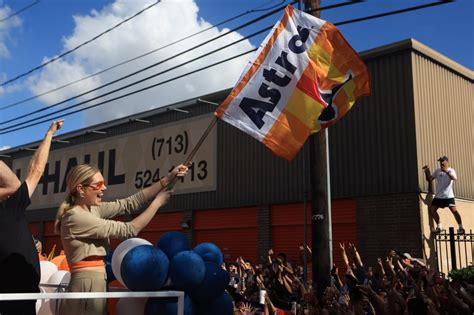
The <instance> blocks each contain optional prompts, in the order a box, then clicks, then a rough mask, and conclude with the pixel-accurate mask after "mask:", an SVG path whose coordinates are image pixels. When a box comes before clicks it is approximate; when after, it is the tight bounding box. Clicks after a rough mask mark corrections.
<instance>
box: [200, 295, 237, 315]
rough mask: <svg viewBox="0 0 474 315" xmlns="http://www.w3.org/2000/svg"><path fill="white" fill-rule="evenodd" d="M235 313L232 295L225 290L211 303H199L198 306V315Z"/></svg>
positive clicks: (230, 314) (229, 314)
mask: <svg viewBox="0 0 474 315" xmlns="http://www.w3.org/2000/svg"><path fill="white" fill-rule="evenodd" d="M233 313H234V304H233V303H232V297H230V295H229V294H228V293H227V292H224V293H222V294H221V296H219V297H218V298H217V299H215V300H214V301H212V302H211V303H205V304H199V305H198V307H197V314H198V315H232V314H233Z"/></svg>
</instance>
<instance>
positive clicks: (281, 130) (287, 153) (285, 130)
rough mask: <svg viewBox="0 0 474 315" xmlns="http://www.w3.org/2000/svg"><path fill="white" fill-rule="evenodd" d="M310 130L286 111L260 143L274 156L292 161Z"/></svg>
mask: <svg viewBox="0 0 474 315" xmlns="http://www.w3.org/2000/svg"><path fill="white" fill-rule="evenodd" d="M310 134H311V129H310V128H308V127H307V126H306V125H305V124H304V123H303V122H302V121H301V119H300V118H299V117H296V116H294V115H293V114H292V113H290V112H289V111H287V110H286V109H285V110H283V112H282V113H281V114H280V116H278V119H277V121H276V122H275V123H274V124H273V126H272V128H271V129H270V130H269V131H268V133H267V135H266V137H265V138H264V139H263V141H262V143H263V144H265V145H266V146H267V147H268V148H269V149H270V150H272V151H273V153H274V154H276V155H278V156H280V157H282V158H284V159H287V160H289V161H290V160H292V159H293V158H294V157H295V155H296V154H297V153H298V151H299V150H300V148H301V147H302V146H303V144H304V143H305V141H306V139H307V138H308V136H309V135H310Z"/></svg>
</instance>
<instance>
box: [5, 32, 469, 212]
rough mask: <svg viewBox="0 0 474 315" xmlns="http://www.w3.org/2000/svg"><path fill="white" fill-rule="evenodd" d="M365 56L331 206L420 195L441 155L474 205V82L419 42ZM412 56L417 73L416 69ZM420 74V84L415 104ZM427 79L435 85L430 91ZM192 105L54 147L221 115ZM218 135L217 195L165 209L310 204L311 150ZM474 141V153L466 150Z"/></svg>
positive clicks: (335, 159) (335, 138)
mask: <svg viewBox="0 0 474 315" xmlns="http://www.w3.org/2000/svg"><path fill="white" fill-rule="evenodd" d="M362 55H363V58H364V59H365V60H366V62H367V65H368V68H369V71H370V77H371V85H372V96H370V97H366V98H363V99H361V100H360V101H358V102H357V104H356V105H355V106H354V108H353V109H352V110H351V111H350V112H349V113H348V114H347V115H346V116H345V117H344V118H343V119H342V120H341V121H340V122H339V123H338V124H336V125H335V126H333V127H331V128H330V129H329V146H330V167H331V194H332V198H334V199H337V198H354V197H361V196H375V195H379V194H394V193H395V194H396V193H404V192H417V191H418V189H419V184H420V182H422V177H421V169H420V168H421V165H422V163H424V162H425V161H426V162H429V163H431V164H433V162H434V161H436V158H437V157H438V156H439V155H440V154H448V155H450V157H451V158H452V161H453V166H454V167H456V168H457V170H458V172H459V175H460V181H459V183H458V184H457V186H456V190H457V193H458V196H464V197H466V198H469V199H474V195H473V189H472V183H473V182H474V180H473V176H474V166H473V160H472V159H473V156H474V154H473V153H472V150H473V147H474V145H472V143H473V128H472V124H471V122H470V120H472V117H473V109H472V106H473V104H472V99H473V98H472V82H471V85H468V84H467V83H466V80H465V79H463V78H461V77H459V75H457V74H453V73H452V72H449V71H447V70H446V69H445V68H443V67H441V66H439V65H438V64H436V63H433V62H432V61H430V60H427V59H424V57H420V56H415V57H412V56H413V49H412V41H410V40H408V41H405V42H402V43H396V44H393V45H391V46H389V47H382V48H379V49H376V51H375V52H374V51H370V52H367V53H364V54H362ZM413 58H415V61H416V62H415V69H412V61H413V60H412V59H413ZM413 74H415V82H417V84H418V85H417V87H416V95H415V96H414V91H413V84H412V83H413ZM427 81H430V82H432V83H430V84H427ZM425 85H427V87H425ZM422 86H423V87H422ZM458 87H462V88H460V89H458ZM435 90H436V91H435ZM448 90H449V92H448ZM430 91H431V92H430ZM457 91H458V92H457ZM228 92H229V91H221V92H218V93H214V94H212V95H207V96H203V97H202V98H203V99H206V100H210V101H214V102H220V101H221V100H222V99H223V98H224V97H225V96H226V95H227V94H228ZM429 92H430V93H429ZM435 92H436V93H437V95H439V98H441V96H442V97H443V98H442V100H443V102H439V103H438V105H436V106H438V107H439V109H434V110H431V109H433V103H436V101H437V100H438V99H439V98H435V97H433V94H434V93H435ZM443 93H444V95H443ZM415 99H416V102H415V101H414V100H415ZM450 100H453V101H454V102H449V101H450ZM447 103H454V104H455V105H454V106H451V107H450V108H453V109H452V110H450V112H452V111H456V110H457V112H456V113H455V116H453V115H454V114H452V116H451V118H450V120H449V122H450V123H449V124H448V126H447V127H446V128H448V129H447V131H446V136H445V135H444V134H441V133H440V134H437V133H436V132H438V131H440V129H439V127H438V126H439V125H442V123H441V121H442V119H443V115H442V114H441V113H442V112H443V111H445V110H448V109H447V107H443V104H447ZM418 104H419V105H418ZM184 105H186V106H187V107H184V108H185V109H187V110H188V111H189V113H187V114H185V113H182V112H176V111H172V110H168V111H166V110H164V109H160V110H156V111H150V112H148V113H142V114H140V115H137V116H138V117H139V118H142V119H147V120H150V121H151V123H150V124H143V123H139V122H130V121H129V120H128V119H122V120H119V121H118V122H112V123H107V124H103V125H101V126H96V127H97V129H100V130H105V131H107V135H106V136H104V135H94V134H84V132H82V134H80V133H81V132H77V133H73V134H71V135H70V138H71V139H70V140H71V144H69V145H68V144H58V143H56V144H54V146H53V149H54V148H61V147H65V146H71V145H80V144H81V143H85V142H89V141H93V140H96V139H99V138H100V139H104V141H107V137H112V136H115V135H119V134H126V133H127V132H130V131H134V130H139V129H144V128H149V127H153V126H159V125H162V124H166V123H169V122H174V121H179V120H183V119H187V118H192V117H194V116H198V115H202V114H208V115H212V112H213V111H214V110H215V106H213V105H209V104H203V103H196V101H185V102H182V103H181V104H177V106H178V107H181V106H184ZM188 105H189V106H188ZM415 111H416V114H415ZM438 113H439V115H438ZM454 117H458V118H456V119H454ZM119 122H120V124H119ZM217 128H218V132H217V148H216V151H217V161H218V162H217V163H218V164H217V174H218V175H217V183H216V186H217V187H216V191H213V192H201V193H193V194H184V195H176V196H173V198H172V199H171V201H170V203H169V204H168V205H167V206H166V207H165V208H164V209H163V211H165V212H166V211H179V210H195V209H222V208H231V207H244V206H255V205H270V204H283V203H295V202H302V200H303V195H304V191H305V190H306V191H309V185H306V187H307V188H306V189H305V185H304V182H303V181H304V180H306V181H309V176H307V174H308V170H309V167H306V168H304V167H303V161H304V160H305V161H306V163H308V160H309V159H308V158H307V153H308V151H309V150H302V151H301V152H300V153H299V154H298V155H297V157H296V158H295V159H294V161H292V162H287V161H284V160H282V159H279V158H276V157H275V156H273V155H272V154H271V153H270V152H269V151H268V150H267V149H266V148H265V147H264V146H263V145H262V144H260V143H259V142H257V141H256V140H255V139H253V138H251V137H250V136H248V135H246V134H244V133H243V132H241V131H240V130H237V129H236V128H234V127H232V126H230V125H228V124H226V123H224V122H219V123H218V124H217ZM457 128H459V130H458V129H457ZM436 138H439V139H442V141H441V140H440V141H438V139H436ZM434 140H437V141H434ZM434 143H442V144H443V146H445V147H443V148H436V147H434V145H433V144H434ZM468 143H471V145H466V144H468ZM417 146H418V149H417ZM10 154H11V155H13V156H14V157H15V156H17V157H20V156H23V155H31V152H27V151H20V152H18V151H16V152H13V153H10ZM417 155H418V158H417ZM304 156H306V158H305V159H304V158H303V157H304ZM461 181H462V183H461ZM55 212H56V209H45V210H44V211H41V210H39V211H32V212H31V213H29V216H30V218H29V219H30V220H31V221H38V220H51V219H53V218H54V215H55Z"/></svg>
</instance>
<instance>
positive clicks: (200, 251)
mask: <svg viewBox="0 0 474 315" xmlns="http://www.w3.org/2000/svg"><path fill="white" fill-rule="evenodd" d="M223 260H224V258H223V255H222V252H221V250H220V249H219V248H218V247H217V246H216V245H214V244H212V243H201V244H198V245H197V246H196V247H194V248H193V249H191V247H190V244H189V241H188V239H187V237H186V236H185V235H184V234H183V233H180V232H175V231H172V232H168V233H166V234H164V235H163V236H162V237H161V238H160V239H159V241H158V243H157V244H156V245H155V246H153V245H152V244H151V243H150V242H148V241H147V240H144V239H140V238H132V239H128V240H126V241H124V242H122V243H121V244H120V245H119V246H118V247H117V248H116V249H115V251H114V252H113V254H112V258H111V261H110V263H109V262H108V263H107V268H108V269H109V271H108V274H109V273H113V275H110V276H111V277H113V276H114V277H115V278H116V279H117V280H118V281H119V282H120V283H122V284H123V285H124V286H126V287H127V288H128V289H130V290H132V291H157V290H161V289H166V290H179V291H184V292H185V300H184V314H185V315H201V314H206V315H227V314H229V315H231V314H232V312H233V305H232V298H231V297H230V296H229V295H228V294H227V292H226V291H225V288H226V287H227V285H228V284H229V274H228V273H227V271H225V270H224V269H222V267H221V265H222V263H223ZM110 270H111V272H110ZM108 276H109V275H108ZM127 300H128V301H127ZM132 300H133V301H132ZM176 306H177V304H176V301H175V300H167V299H163V298H150V299H126V300H125V299H121V300H119V302H118V303H117V315H120V314H145V315H152V314H153V315H155V314H160V315H174V314H176Z"/></svg>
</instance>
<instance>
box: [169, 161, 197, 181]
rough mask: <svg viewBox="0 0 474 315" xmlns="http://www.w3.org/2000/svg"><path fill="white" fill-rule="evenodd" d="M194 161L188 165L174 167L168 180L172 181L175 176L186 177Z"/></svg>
mask: <svg viewBox="0 0 474 315" xmlns="http://www.w3.org/2000/svg"><path fill="white" fill-rule="evenodd" d="M191 164H192V162H190V163H189V164H188V165H184V164H180V165H178V166H176V167H175V168H173V170H172V171H171V172H170V173H169V174H168V182H171V181H172V180H173V179H174V178H175V177H179V178H181V177H184V176H186V174H187V173H188V168H189V166H191Z"/></svg>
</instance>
